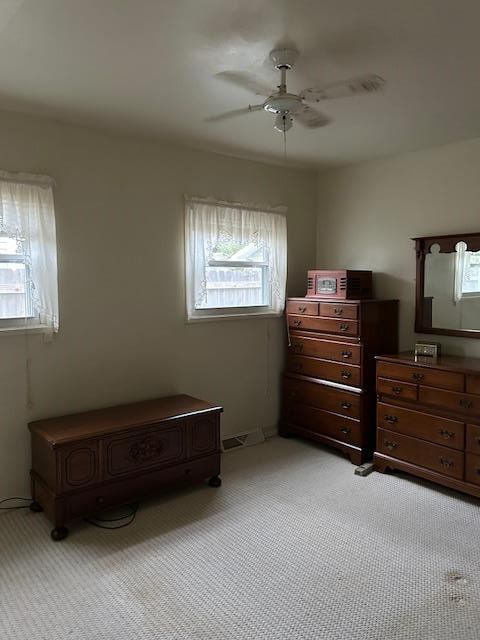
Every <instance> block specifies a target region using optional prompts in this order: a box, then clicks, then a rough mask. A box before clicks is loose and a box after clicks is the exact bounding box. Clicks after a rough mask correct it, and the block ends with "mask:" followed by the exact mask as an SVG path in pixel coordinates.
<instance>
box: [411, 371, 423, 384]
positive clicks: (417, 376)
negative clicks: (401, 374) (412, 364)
mask: <svg viewBox="0 0 480 640" xmlns="http://www.w3.org/2000/svg"><path fill="white" fill-rule="evenodd" d="M412 378H413V379H414V380H416V381H417V382H420V380H423V379H424V378H425V374H423V373H412Z"/></svg>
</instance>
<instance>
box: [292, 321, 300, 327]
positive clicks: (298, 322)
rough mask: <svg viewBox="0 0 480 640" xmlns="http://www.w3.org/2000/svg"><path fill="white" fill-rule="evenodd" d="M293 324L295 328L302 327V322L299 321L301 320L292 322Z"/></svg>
mask: <svg viewBox="0 0 480 640" xmlns="http://www.w3.org/2000/svg"><path fill="white" fill-rule="evenodd" d="M293 324H294V325H295V326H296V327H301V326H302V321H301V320H294V321H293Z"/></svg>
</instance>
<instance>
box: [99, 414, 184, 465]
mask: <svg viewBox="0 0 480 640" xmlns="http://www.w3.org/2000/svg"><path fill="white" fill-rule="evenodd" d="M185 435H186V423H185V422H183V423H181V424H179V425H177V426H172V427H170V428H165V427H159V426H156V427H150V428H149V429H142V431H141V432H140V433H136V434H134V435H132V433H131V432H130V433H129V434H124V435H123V436H112V437H110V438H106V439H105V452H106V454H105V455H106V469H107V475H108V476H110V477H116V476H121V475H124V474H133V473H135V472H143V471H146V470H149V469H151V468H153V467H161V466H164V465H167V464H170V463H173V462H177V461H180V460H182V459H183V458H184V457H185V455H186V442H185V440H186V437H185Z"/></svg>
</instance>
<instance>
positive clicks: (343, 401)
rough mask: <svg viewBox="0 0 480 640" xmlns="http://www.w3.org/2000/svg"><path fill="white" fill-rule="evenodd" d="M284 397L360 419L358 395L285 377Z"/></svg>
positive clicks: (359, 399)
mask: <svg viewBox="0 0 480 640" xmlns="http://www.w3.org/2000/svg"><path fill="white" fill-rule="evenodd" d="M284 396H285V399H286V400H287V401H289V400H293V401H294V402H300V403H302V404H307V405H310V406H311V407H316V408H317V409H325V410H326V411H333V412H334V413H339V414H341V415H342V416H349V417H350V418H360V404H361V397H360V395H359V394H358V393H349V392H348V391H342V390H341V389H333V388H331V387H326V386H324V385H321V384H315V383H314V382H308V381H307V380H298V379H296V378H288V377H285V381H284Z"/></svg>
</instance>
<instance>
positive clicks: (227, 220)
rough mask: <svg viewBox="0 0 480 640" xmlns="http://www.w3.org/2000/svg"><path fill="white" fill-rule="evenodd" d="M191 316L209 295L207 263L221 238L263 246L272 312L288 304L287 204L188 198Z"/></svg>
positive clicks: (189, 310) (188, 293)
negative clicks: (249, 204) (255, 205)
mask: <svg viewBox="0 0 480 640" xmlns="http://www.w3.org/2000/svg"><path fill="white" fill-rule="evenodd" d="M185 206H186V212H185V213H186V215H185V256H186V287H187V316H188V317H189V318H192V317H194V316H195V310H196V309H198V308H199V307H201V303H202V301H203V300H204V299H205V298H206V293H207V291H206V284H207V276H206V267H207V266H208V263H209V260H210V258H211V255H212V251H213V248H214V247H215V246H216V245H217V244H218V243H219V242H221V241H231V242H234V243H238V244H240V245H246V244H254V245H255V246H257V247H259V248H263V249H264V250H265V251H264V255H265V256H266V259H267V261H268V283H269V287H270V305H269V309H268V310H269V312H271V313H275V314H278V315H280V314H281V313H282V311H283V309H284V307H285V289H286V281H287V221H286V217H285V212H286V210H285V208H284V207H278V208H276V209H272V210H261V209H260V208H258V209H257V208H253V206H252V208H250V207H247V206H246V205H241V204H238V205H237V204H231V203H226V202H218V201H213V200H210V199H205V200H201V199H195V198H188V197H186V198H185Z"/></svg>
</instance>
